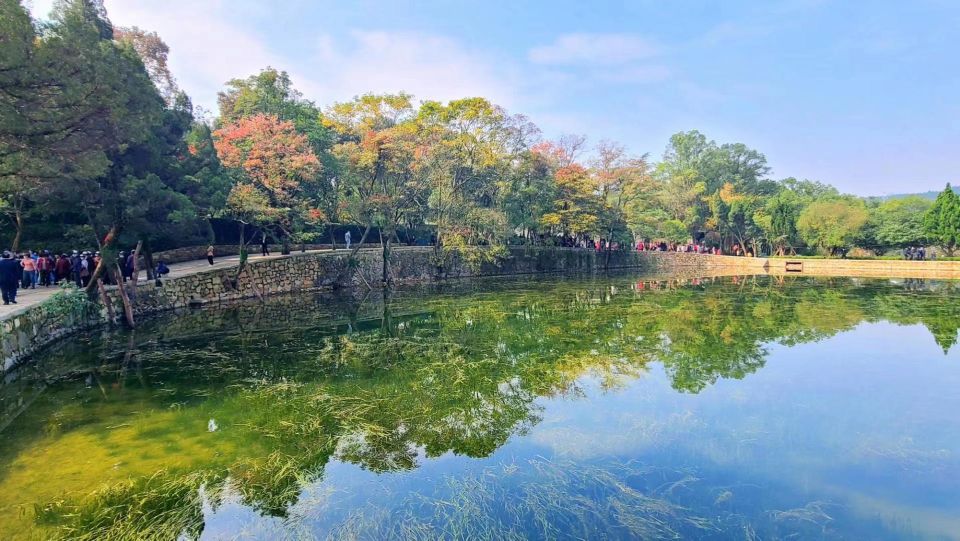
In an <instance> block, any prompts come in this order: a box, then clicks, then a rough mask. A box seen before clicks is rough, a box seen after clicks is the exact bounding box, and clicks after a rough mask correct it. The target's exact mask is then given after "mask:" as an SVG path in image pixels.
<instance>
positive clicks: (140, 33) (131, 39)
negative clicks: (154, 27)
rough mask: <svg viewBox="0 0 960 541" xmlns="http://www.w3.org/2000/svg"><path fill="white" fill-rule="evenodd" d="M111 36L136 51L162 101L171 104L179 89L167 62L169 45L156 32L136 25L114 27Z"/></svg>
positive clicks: (179, 92)
mask: <svg viewBox="0 0 960 541" xmlns="http://www.w3.org/2000/svg"><path fill="white" fill-rule="evenodd" d="M113 38H114V39H115V40H116V41H118V42H120V43H122V44H126V45H129V46H130V47H132V48H133V49H134V50H135V51H136V52H137V54H138V55H139V56H140V59H141V60H142V61H143V65H144V67H145V68H146V70H147V74H148V75H149V76H150V80H151V81H153V84H154V85H156V87H157V90H158V91H159V92H160V95H161V96H162V97H163V99H164V101H166V102H167V104H168V105H173V104H174V103H175V101H176V99H177V96H178V94H181V91H180V89H179V88H178V87H177V80H176V79H175V78H174V77H173V73H171V72H170V67H169V65H168V64H167V56H168V55H169V54H170V47H169V46H168V45H167V44H166V43H165V42H164V41H163V40H162V39H161V38H160V36H159V35H158V34H157V33H156V32H148V31H146V30H142V29H140V28H137V27H136V26H132V27H130V28H119V27H118V28H114V29H113Z"/></svg>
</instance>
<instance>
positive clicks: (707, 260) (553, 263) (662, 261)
mask: <svg viewBox="0 0 960 541" xmlns="http://www.w3.org/2000/svg"><path fill="white" fill-rule="evenodd" d="M185 253H186V252H185ZM204 253H205V251H204ZM788 261H801V262H802V265H801V267H802V268H801V272H796V273H795V272H791V271H788V266H787V262H788ZM382 262H383V258H382V255H381V253H380V251H379V250H364V251H361V252H358V253H357V257H356V260H355V262H354V263H353V265H352V267H351V266H348V257H347V252H346V251H339V252H321V253H306V254H301V253H299V252H294V253H293V254H291V255H290V256H287V257H280V258H273V259H267V260H252V261H250V262H249V263H248V264H247V267H246V269H245V270H244V272H243V273H241V274H240V276H239V277H237V276H236V267H233V268H230V267H227V268H218V269H211V270H204V271H200V272H197V273H195V274H191V275H188V276H182V277H177V278H170V279H166V280H163V282H162V284H163V285H162V287H156V285H155V284H154V282H149V281H148V282H141V283H140V284H139V286H138V287H137V288H136V291H132V292H131V294H132V298H133V301H134V306H135V310H134V311H135V314H136V316H137V317H141V316H144V315H147V314H152V313H156V312H160V311H164V310H171V309H175V308H182V307H187V306H191V305H203V304H210V303H230V302H233V301H237V300H240V299H247V298H256V297H261V296H264V297H265V296H268V295H275V294H279V293H291V292H299V291H317V290H323V289H334V288H350V287H356V286H363V287H366V286H367V285H369V286H371V287H376V286H378V285H379V284H380V283H381V276H382ZM793 267H794V268H795V267H796V266H795V265H794V266H793ZM389 268H390V273H391V276H392V277H393V278H394V280H395V281H397V282H401V283H403V282H429V281H434V280H445V279H456V278H467V277H477V276H506V275H522V274H544V273H552V272H564V273H593V272H597V271H601V270H603V269H604V268H608V269H631V268H633V269H640V270H642V271H643V272H647V273H656V274H670V273H674V272H678V271H683V273H684V274H685V275H691V274H697V275H700V276H708V275H709V276H718V275H744V274H801V275H803V274H811V275H818V276H819V275H828V274H829V275H834V276H836V275H846V276H875V277H911V276H915V277H929V278H960V262H945V261H943V262H920V261H855V260H817V259H802V260H790V259H765V258H747V257H731V256H714V255H705V254H688V253H673V252H613V253H610V254H605V253H599V254H598V253H596V252H594V251H592V250H583V249H572V248H513V249H511V253H510V257H509V258H507V259H506V260H504V261H501V262H500V263H499V264H496V265H494V264H484V265H482V266H480V267H479V268H471V267H470V266H468V265H465V264H464V263H463V262H462V261H460V260H459V259H457V258H450V259H449V260H448V261H446V262H445V264H444V265H443V266H442V268H438V267H437V265H436V261H435V260H434V254H433V249H432V248H430V247H404V248H399V249H395V250H394V251H393V253H392V254H391V258H390V265H389ZM107 291H108V297H109V299H110V301H111V304H112V306H113V314H112V320H113V321H115V322H116V321H119V320H120V319H121V318H122V317H123V316H122V310H123V304H122V302H121V299H120V295H119V291H118V290H117V288H116V287H110V288H108V289H107ZM109 320H111V315H110V314H108V311H107V309H106V308H104V307H103V306H101V305H100V304H96V305H94V306H93V308H92V310H91V311H90V313H88V314H84V315H80V316H72V317H71V316H65V315H64V314H63V313H61V312H58V311H56V310H53V309H52V307H51V305H50V304H47V303H44V304H40V305H37V306H33V307H30V308H28V309H25V310H23V311H21V312H15V313H13V314H11V315H10V316H8V317H7V318H5V319H4V320H3V321H2V322H0V347H2V354H3V371H4V372H6V371H8V370H9V369H10V368H11V367H13V366H14V365H15V364H16V363H17V362H19V361H20V360H22V359H24V358H25V357H27V356H28V355H30V354H32V353H34V352H36V351H38V350H39V349H40V348H42V347H44V346H45V345H47V344H49V343H51V342H53V341H55V340H57V339H59V338H61V337H63V336H66V335H68V334H70V333H72V332H75V331H77V330H80V329H84V328H90V327H93V326H96V325H100V324H103V323H105V322H107V321H109Z"/></svg>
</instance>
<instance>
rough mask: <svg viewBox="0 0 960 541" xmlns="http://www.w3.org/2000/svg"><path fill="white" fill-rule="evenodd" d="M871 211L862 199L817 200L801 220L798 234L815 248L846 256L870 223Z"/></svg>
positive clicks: (798, 221) (803, 214) (808, 207)
mask: <svg viewBox="0 0 960 541" xmlns="http://www.w3.org/2000/svg"><path fill="white" fill-rule="evenodd" d="M867 218H868V214H867V209H866V205H864V203H863V201H862V200H860V199H854V198H846V199H827V200H821V201H815V202H813V203H811V204H810V205H809V206H807V208H805V209H803V212H801V213H800V217H799V218H798V219H797V231H798V232H799V233H800V236H801V237H802V238H803V239H804V240H805V241H806V242H807V243H808V244H810V245H811V246H816V247H818V248H820V249H822V250H824V251H827V252H829V253H837V252H840V253H844V250H845V249H847V248H849V247H850V246H851V245H852V244H853V242H854V240H855V239H856V237H857V235H858V234H859V232H860V229H861V228H862V227H863V226H864V224H866V223H867Z"/></svg>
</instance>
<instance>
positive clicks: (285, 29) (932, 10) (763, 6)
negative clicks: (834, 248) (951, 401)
mask: <svg viewBox="0 0 960 541" xmlns="http://www.w3.org/2000/svg"><path fill="white" fill-rule="evenodd" d="M51 3H52V0H33V4H34V10H35V12H36V13H46V12H47V11H49V6H50V4H51ZM106 5H107V9H108V10H109V12H110V16H111V18H112V19H113V21H114V23H115V24H118V25H123V26H130V25H137V26H140V27H141V28H145V29H148V30H156V31H158V32H159V33H160V35H161V36H162V37H163V38H164V39H165V40H166V41H167V43H168V44H169V45H170V47H171V66H172V69H173V70H174V74H175V75H176V76H177V78H178V79H179V82H180V84H181V86H182V87H183V88H184V89H185V90H187V92H188V93H189V94H190V95H191V96H192V97H193V98H194V102H195V103H196V104H199V105H202V106H205V107H207V108H209V109H213V108H214V107H215V103H216V92H217V91H218V90H219V89H220V88H221V87H222V85H223V83H224V82H225V81H226V80H228V79H230V78H232V77H244V76H247V75H250V74H252V73H255V72H257V71H258V70H259V69H260V68H262V67H264V66H267V65H272V66H274V67H277V68H281V69H285V70H287V71H288V72H290V74H291V76H292V77H293V79H294V83H295V84H296V85H297V87H298V88H300V89H301V90H302V91H303V92H304V94H305V95H306V97H308V98H310V99H313V100H314V101H316V102H317V103H319V104H321V105H326V104H329V103H331V102H334V101H339V100H344V99H349V98H350V97H352V96H354V95H357V94H360V93H364V92H368V91H375V92H387V91H400V90H404V91H407V92H411V93H413V94H414V95H415V96H417V97H418V98H420V99H444V100H446V99H453V98H457V97H464V96H472V95H482V96H485V97H488V98H490V99H492V100H494V101H496V102H497V103H499V104H501V105H503V106H505V107H507V108H508V109H509V110H510V112H514V113H523V114H525V115H527V116H529V117H530V119H531V120H533V121H534V122H536V123H537V124H538V125H539V126H540V127H541V128H542V129H543V131H544V136H546V137H556V136H558V135H559V134H562V133H582V134H586V135H587V136H588V137H589V138H590V141H592V142H597V141H598V140H600V139H612V140H616V141H619V142H621V143H623V144H625V145H626V146H627V147H628V148H629V149H631V150H632V151H634V152H636V153H649V154H650V155H651V157H653V158H656V159H658V158H659V157H660V156H661V155H662V154H663V151H664V148H665V146H666V142H667V139H668V138H669V136H670V134H672V133H675V132H677V131H681V130H690V129H698V130H700V131H702V132H704V133H706V134H707V135H708V136H709V137H711V138H713V139H715V140H717V141H718V142H735V141H738V142H743V143H746V144H748V145H750V146H752V147H754V148H757V149H758V150H760V151H762V152H764V153H765V154H766V155H767V158H768V160H769V162H770V165H771V166H772V168H773V176H774V177H775V178H782V177H786V176H795V177H799V178H809V179H814V180H821V181H824V182H829V183H832V184H834V185H836V186H837V187H839V188H840V189H841V190H844V191H847V192H851V193H857V194H861V195H879V194H888V193H899V192H912V191H926V190H931V189H941V188H942V187H943V185H944V183H946V182H948V181H950V182H953V183H955V184H956V183H958V182H960V57H958V53H960V2H958V1H956V0H911V1H899V2H893V1H870V2H867V1H850V0H846V1H839V0H832V1H831V0H773V1H763V2H761V1H754V2H745V1H730V0H728V1H703V2H692V1H652V0H650V1H646V0H640V1H634V2H582V1H578V2H566V1H553V2H549V3H540V2H516V1H515V0H514V1H505V0H504V1H501V0H491V1H486V2H476V3H471V4H468V3H459V2H450V1H424V2H418V1H405V2H399V1H396V2H377V1H372V0H361V1H356V2H348V1H342V0H341V1H336V2H328V1H313V0H274V1H269V2H268V1H262V0H164V1H159V0H106Z"/></svg>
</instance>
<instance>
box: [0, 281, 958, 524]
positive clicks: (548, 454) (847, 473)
mask: <svg viewBox="0 0 960 541" xmlns="http://www.w3.org/2000/svg"><path fill="white" fill-rule="evenodd" d="M958 301H960V284H957V283H952V282H932V281H926V282H924V281H916V280H899V281H890V280H885V281H864V280H852V279H807V278H797V277H790V278H786V279H784V278H771V277H740V278H735V277H734V278H717V279H694V280H679V279H670V280H665V279H658V278H652V277H642V276H641V277H637V276H605V277H592V278H569V277H568V278H551V279H542V280H533V279H523V280H500V281H492V280H480V281H474V282H459V283H452V284H446V285H443V286H434V287H414V288H402V289H398V290H395V291H393V292H391V293H384V292H380V291H372V292H369V293H366V294H364V293H361V292H352V293H344V294H341V295H339V296H336V295H321V294H317V295H310V296H301V297H286V298H285V297H281V298H275V299H269V300H268V301H267V302H265V303H256V302H254V303H249V304H244V305H241V306H237V307H232V308H224V309H203V310H195V311H187V312H181V313H175V314H167V315H164V316H161V317H158V318H156V319H153V320H150V321H148V322H145V323H143V324H142V325H141V327H140V328H138V329H137V330H136V331H135V332H127V331H113V332H108V331H102V332H97V333H91V334H89V335H86V336H81V337H76V338H74V339H71V340H69V341H67V342H64V343H62V344H60V345H58V346H57V347H55V348H53V349H50V350H48V351H47V352H46V353H44V354H42V355H40V356H39V357H38V359H37V360H36V361H37V362H36V363H34V364H32V365H29V366H28V367H26V368H24V369H22V370H20V371H19V372H18V373H16V374H14V375H13V377H9V378H8V380H10V381H8V382H7V383H6V384H5V385H3V386H2V387H0V400H2V402H0V406H2V413H3V417H0V539H31V538H42V539H49V538H65V539H91V540H92V539H98V540H99V539H140V538H152V539H177V538H181V539H234V538H241V539H280V538H295V539H301V538H303V539H326V538H338V539H392V538H395V539H436V538H448V539H529V538H534V539H539V538H548V539H568V538H570V539H584V538H588V539H637V538H642V539H657V538H671V539H675V538H696V539H730V538H736V539H778V538H797V539H917V538H929V539H960V490H958V489H957V483H958V481H960V416H958V414H957V412H960V348H957V347H956V346H955V343H956V341H957V329H958V326H960V302H958ZM41 374H46V375H45V376H43V375H41ZM50 374H58V377H53V376H51V375H50Z"/></svg>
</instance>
